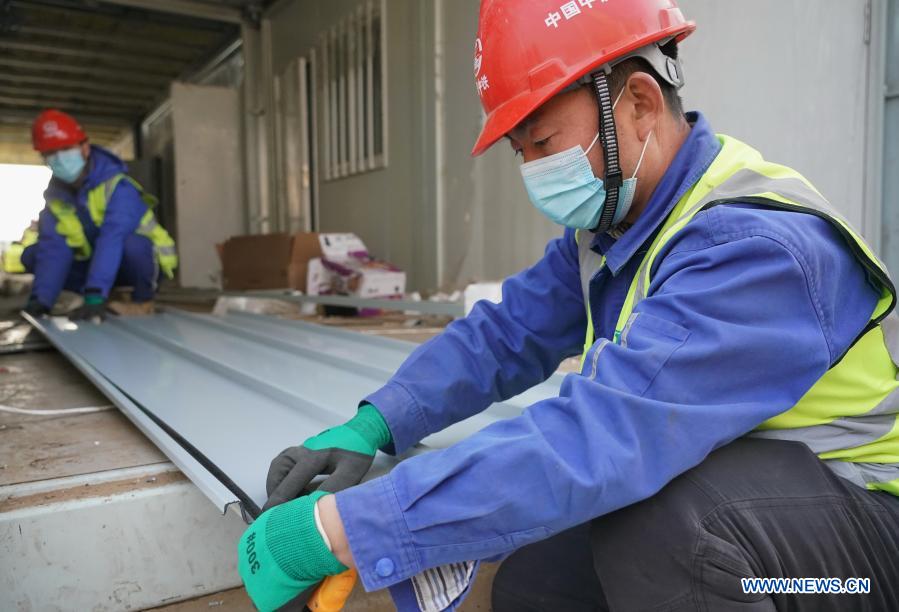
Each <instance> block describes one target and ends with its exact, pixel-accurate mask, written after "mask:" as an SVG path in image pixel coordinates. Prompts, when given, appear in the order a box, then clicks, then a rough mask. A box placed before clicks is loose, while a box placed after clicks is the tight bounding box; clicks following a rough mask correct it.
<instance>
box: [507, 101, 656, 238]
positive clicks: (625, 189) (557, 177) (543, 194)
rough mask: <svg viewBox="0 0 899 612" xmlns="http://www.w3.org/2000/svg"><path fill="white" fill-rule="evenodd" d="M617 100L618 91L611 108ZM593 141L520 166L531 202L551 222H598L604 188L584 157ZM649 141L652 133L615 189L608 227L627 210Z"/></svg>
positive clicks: (590, 225) (584, 225) (585, 224)
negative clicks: (615, 201) (627, 175)
mask: <svg viewBox="0 0 899 612" xmlns="http://www.w3.org/2000/svg"><path fill="white" fill-rule="evenodd" d="M621 93H622V94H623V93H624V91H623V90H622V92H621ZM619 100H621V94H619V95H618V99H617V100H615V104H613V105H612V110H615V107H616V106H617V105H618V101H619ZM597 140H599V134H598V133H597V134H596V138H594V139H593V142H591V143H590V146H589V147H587V150H586V151H585V150H584V148H583V147H582V146H581V145H577V146H575V147H572V148H570V149H568V150H567V151H562V152H561V153H556V154H554V155H550V156H548V157H544V158H543V159H538V160H535V161H532V162H528V163H526V164H522V165H521V176H522V178H524V186H525V189H527V192H528V196H529V197H530V198H531V202H532V203H533V204H534V206H536V207H537V210H539V211H540V212H542V213H543V214H544V215H546V216H547V217H548V218H549V219H550V220H551V221H553V222H555V223H558V224H559V225H564V226H565V227H570V228H574V229H585V230H589V229H593V228H595V227H596V226H597V225H598V224H599V218H600V216H602V211H603V207H604V206H605V203H606V188H605V186H604V185H603V182H602V179H599V178H596V176H595V175H594V174H593V168H592V167H591V166H590V160H589V159H587V154H588V153H589V152H590V150H591V149H593V146H594V145H595V144H596V141H597ZM650 140H652V132H650V133H649V137H648V138H647V139H646V142H645V143H644V144H643V151H642V152H641V153H640V161H638V162H637V167H636V169H634V176H632V177H631V178H629V179H627V180H625V181H624V182H623V183H622V185H621V187H620V188H619V190H618V209H617V210H616V211H615V217H614V219H613V220H612V227H614V226H616V225H618V224H619V223H621V221H622V219H624V218H625V217H626V216H627V213H628V212H629V211H630V209H631V204H633V202H634V193H635V192H636V189H637V172H639V171H640V165H641V164H642V163H643V156H644V155H646V148H647V147H648V146H649V141H650Z"/></svg>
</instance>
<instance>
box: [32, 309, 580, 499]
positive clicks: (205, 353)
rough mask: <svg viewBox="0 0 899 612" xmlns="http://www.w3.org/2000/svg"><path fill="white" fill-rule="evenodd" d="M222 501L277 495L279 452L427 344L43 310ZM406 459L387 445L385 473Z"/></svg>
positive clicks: (56, 333)
mask: <svg viewBox="0 0 899 612" xmlns="http://www.w3.org/2000/svg"><path fill="white" fill-rule="evenodd" d="M32 322H33V324H34V325H35V326H36V327H38V329H40V330H41V331H42V332H43V333H44V334H45V335H46V336H47V337H48V338H49V340H50V341H51V342H52V343H53V344H54V345H56V347H57V348H59V350H60V351H61V352H62V353H63V354H65V355H66V356H67V357H68V358H69V359H70V360H72V362H73V363H74V364H75V365H76V366H77V367H79V368H80V369H81V370H82V371H83V372H84V373H85V374H86V375H87V376H88V377H89V378H90V379H91V380H92V381H94V382H95V383H97V385H98V386H99V387H100V389H101V390H102V391H103V392H104V393H105V394H106V395H107V396H108V397H109V398H110V399H111V400H112V401H113V402H114V403H115V404H116V405H118V406H119V407H120V408H121V409H122V410H123V411H124V412H125V413H126V414H127V415H128V416H129V417H130V418H132V420H134V421H135V422H136V423H137V424H138V426H139V427H141V429H142V430H143V431H144V432H145V433H147V435H148V436H149V437H150V438H151V439H152V440H153V441H154V442H155V443H156V444H157V445H158V446H159V447H160V448H161V449H162V451H163V452H165V453H166V455H168V456H169V457H170V458H171V459H172V461H173V462H174V463H176V464H177V465H178V466H179V467H180V468H181V469H182V470H183V471H184V472H185V473H186V474H187V476H188V477H189V478H190V479H191V480H192V481H193V482H194V483H196V484H197V486H199V487H200V489H202V490H203V492H204V493H206V495H207V496H208V497H209V498H210V499H211V500H212V501H213V502H214V503H216V504H217V505H218V506H219V507H222V508H223V509H224V507H226V506H227V505H228V504H230V503H234V502H235V501H238V500H239V501H241V502H242V506H243V507H244V509H245V510H246V511H247V512H248V513H249V514H250V515H253V514H255V513H256V512H257V511H258V507H259V506H262V504H263V503H264V501H265V498H266V494H265V475H266V472H267V470H268V464H269V462H270V461H271V459H272V458H273V457H274V456H275V455H276V454H277V453H279V452H280V451H281V450H283V449H284V448H286V447H288V446H293V445H296V444H299V443H301V442H302V441H303V440H304V439H306V438H307V437H308V436H311V435H315V434H316V433H318V432H319V431H321V430H323V429H325V428H327V427H332V426H334V425H337V424H339V423H342V422H343V421H345V420H346V419H348V418H350V417H352V416H353V414H355V411H356V407H357V405H358V402H359V400H360V399H361V398H362V397H364V396H365V395H366V394H368V393H370V392H372V391H375V390H376V389H378V388H379V387H380V386H381V385H383V384H384V383H385V382H386V381H387V380H388V378H389V377H390V376H391V375H392V373H393V372H394V371H395V370H396V368H398V367H399V365H400V364H401V363H402V362H403V360H404V359H405V358H406V356H407V355H408V354H409V353H410V352H411V351H412V350H413V349H414V348H415V347H416V345H415V344H411V343H408V342H402V341H399V340H391V339H387V338H379V337H373V336H364V335H362V334H358V333H355V332H349V331H345V330H337V329H332V328H327V327H323V326H319V325H313V324H309V323H302V322H295V321H285V320H279V319H273V318H269V317H262V316H257V315H248V314H236V313H235V314H229V315H227V316H225V317H215V316H211V315H197V314H189V313H184V312H178V311H171V312H166V313H164V314H159V315H156V316H153V317H143V318H137V317H135V318H112V319H111V320H109V321H107V322H106V323H104V324H103V325H95V324H90V323H88V324H80V325H75V324H73V323H71V322H69V321H68V320H67V319H63V318H53V319H42V320H32ZM561 382H562V377H561V376H560V375H556V376H553V377H552V378H550V379H549V380H548V381H547V382H545V383H543V384H542V385H539V386H537V387H535V388H533V389H531V390H529V391H527V392H526V393H524V394H522V395H520V396H518V397H517V398H514V399H513V400H510V401H508V402H504V403H501V404H494V405H493V406H491V407H490V408H489V409H488V410H487V411H486V412H484V413H482V414H480V415H476V416H474V417H472V418H470V419H468V420H466V421H464V422H462V423H458V424H456V425H454V426H453V427H450V428H449V429H447V430H445V431H443V432H440V433H438V434H435V435H433V436H430V437H429V438H427V439H425V440H424V441H423V443H422V445H421V447H419V448H417V449H415V451H413V452H424V451H426V450H428V449H432V448H441V447H445V446H448V445H450V444H452V443H454V442H456V441H458V440H461V439H463V438H464V437H466V436H468V435H470V434H471V433H473V432H475V431H477V430H479V429H481V428H483V427H484V426H486V425H488V424H489V423H491V422H493V421H495V420H497V419H501V418H508V417H512V416H515V415H517V414H519V413H520V412H521V410H523V409H524V408H525V407H526V406H528V405H530V404H532V403H533V402H535V401H538V400H540V399H543V398H546V397H551V396H555V395H558V392H559V386H560V385H561ZM395 462H396V459H394V458H391V457H388V456H387V455H383V454H379V456H378V458H377V459H376V462H375V470H374V471H373V473H375V474H377V473H383V472H385V471H386V470H388V469H389V468H390V467H391V466H392V465H394V464H395Z"/></svg>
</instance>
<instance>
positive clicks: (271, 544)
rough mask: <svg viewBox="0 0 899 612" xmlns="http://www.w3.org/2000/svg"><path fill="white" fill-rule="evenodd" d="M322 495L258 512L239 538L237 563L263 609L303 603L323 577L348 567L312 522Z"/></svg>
mask: <svg viewBox="0 0 899 612" xmlns="http://www.w3.org/2000/svg"><path fill="white" fill-rule="evenodd" d="M325 495H328V493H325V492H323V491H316V492H315V493H312V494H311V495H306V496H305V497H301V498H299V499H295V500H293V501H290V502H287V503H286V504H281V505H280V506H278V507H276V508H272V509H271V510H268V511H267V512H264V513H262V514H261V515H260V516H259V518H257V519H256V520H255V521H254V522H253V524H252V525H250V526H249V527H248V528H247V530H246V531H245V532H244V534H243V536H242V537H241V538H240V543H239V544H238V547H237V569H238V571H240V577H241V578H242V579H243V583H244V585H245V586H246V588H247V593H248V594H249V596H250V599H252V600H253V603H254V604H256V607H257V608H259V609H260V610H262V612H268V611H269V610H277V609H278V608H281V607H282V606H284V605H285V604H288V603H291V602H293V601H294V600H297V603H298V604H305V602H306V600H307V599H308V598H309V597H310V596H311V595H312V593H313V592H314V589H315V587H317V586H318V584H319V583H320V582H321V581H322V580H323V579H324V578H325V577H327V576H333V575H336V574H339V573H341V572H344V571H346V569H347V567H346V566H345V565H344V564H343V563H341V562H340V561H338V560H337V558H336V557H335V556H334V555H333V554H332V553H331V551H330V550H328V547H327V545H326V544H325V541H324V539H323V538H322V536H321V534H320V533H319V531H318V527H316V525H315V503H316V502H317V501H318V500H319V499H320V498H322V497H324V496H325ZM298 607H299V606H298Z"/></svg>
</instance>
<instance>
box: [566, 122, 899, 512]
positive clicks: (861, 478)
mask: <svg viewBox="0 0 899 612" xmlns="http://www.w3.org/2000/svg"><path fill="white" fill-rule="evenodd" d="M719 138H720V139H721V141H722V145H723V146H722V149H721V151H720V152H719V154H718V156H717V157H716V158H715V161H714V162H713V163H712V165H711V166H710V167H709V169H708V170H707V171H706V173H705V175H703V177H702V178H701V179H700V180H699V181H698V182H697V183H696V185H694V186H693V188H692V189H691V190H690V191H688V192H687V194H686V195H684V197H683V198H682V199H681V200H680V201H679V202H678V203H677V205H676V206H675V207H674V209H673V210H672V211H671V213H670V214H669V216H668V218H667V219H666V221H665V223H664V225H663V226H662V229H661V230H660V231H659V233H658V235H657V237H656V239H655V241H654V242H653V244H652V246H651V247H650V248H649V250H648V252H647V254H646V256H645V257H644V259H643V261H642V262H641V264H640V267H639V269H638V270H637V274H636V276H635V278H634V281H633V283H632V284H631V287H630V289H629V291H628V294H627V297H626V299H625V303H624V306H623V307H622V309H621V313H620V315H619V317H618V322H617V324H616V329H615V333H614V336H613V339H612V341H613V342H616V343H621V344H626V342H627V333H628V331H629V328H630V325H631V324H633V321H634V318H635V316H636V315H635V313H634V309H635V308H636V306H637V304H639V302H640V301H641V300H642V299H644V298H645V297H646V294H647V291H648V290H649V287H650V286H651V283H652V273H653V270H654V268H655V267H656V266H655V262H656V259H657V257H658V256H659V254H660V253H661V252H662V250H663V249H664V247H665V245H666V244H667V243H668V242H669V241H670V240H671V239H672V238H674V236H676V235H677V233H678V232H680V231H681V230H682V229H683V228H684V227H685V226H686V225H687V224H688V223H689V222H690V221H691V220H692V219H693V217H695V216H696V215H697V214H698V213H699V212H701V211H703V210H707V209H709V208H711V207H713V206H717V205H721V204H728V203H736V202H739V203H744V204H746V203H749V204H757V205H759V206H761V207H767V208H772V209H779V210H787V211H792V212H797V213H800V214H813V215H816V216H818V217H820V218H822V219H825V220H826V221H828V222H829V223H830V224H831V225H832V226H833V227H834V228H835V229H836V230H837V231H838V232H839V233H840V234H841V235H842V236H843V238H844V239H845V240H846V242H847V244H848V245H849V247H850V248H851V250H852V252H853V254H854V255H855V257H856V259H857V260H858V261H859V262H860V263H861V264H862V265H863V266H864V267H865V269H866V270H867V271H868V273H869V275H870V277H871V278H872V279H874V280H875V281H876V282H877V283H879V285H880V287H881V298H880V300H879V302H878V303H877V306H876V307H875V309H874V312H873V313H872V314H871V321H870V323H869V325H868V326H867V327H866V328H865V329H864V330H863V331H862V332H861V334H859V337H858V338H857V339H856V341H855V342H854V343H853V345H852V346H851V347H850V348H849V349H848V350H847V351H846V353H845V354H844V355H842V356H841V358H840V359H839V360H838V361H837V363H835V365H834V366H833V367H831V369H830V370H828V371H827V372H826V373H825V374H824V375H823V376H822V377H821V378H820V379H819V380H818V381H817V382H816V383H815V384H814V385H813V386H812V388H811V389H809V391H808V392H807V393H806V394H805V395H804V396H803V397H802V398H801V399H800V400H799V401H798V402H797V403H796V404H795V405H794V406H793V407H792V408H791V409H789V410H787V411H786V412H784V413H782V414H780V415H778V416H775V417H773V418H771V419H769V420H768V421H765V422H764V423H763V424H762V425H760V426H759V428H758V429H757V430H756V431H755V432H753V434H752V435H754V436H758V437H766V438H775V439H781V440H796V441H800V442H803V443H805V444H807V445H808V446H809V447H810V448H811V449H812V451H814V452H815V453H816V454H818V456H819V457H821V459H823V460H825V461H826V462H827V463H828V464H829V465H831V467H833V468H834V470H835V471H836V472H837V473H838V474H840V475H841V476H844V477H846V478H849V479H851V480H853V481H855V482H857V483H859V484H862V485H864V486H866V487H867V488H869V489H877V490H884V491H888V492H890V493H893V494H894V495H899V381H897V372H899V316H897V315H896V314H895V313H894V312H893V309H894V307H895V304H896V291H895V289H894V287H893V283H892V281H891V280H890V278H889V275H888V274H887V272H886V268H885V267H884V265H883V264H882V263H881V262H880V261H879V260H878V259H877V257H876V256H875V255H874V253H873V251H872V250H871V249H870V247H869V246H868V245H867V244H866V243H865V241H864V240H863V239H862V238H861V236H860V235H859V234H858V233H857V232H856V231H855V230H853V229H852V227H851V226H850V225H849V223H848V222H847V221H846V220H845V219H844V218H843V217H842V216H841V215H840V214H839V213H837V212H836V211H835V210H833V209H832V208H831V206H830V204H829V203H828V202H827V200H825V198H824V197H823V196H822V195H821V194H820V193H818V192H817V191H816V190H815V189H814V187H812V186H811V184H810V183H808V181H806V180H805V179H804V178H803V177H802V176H801V175H800V174H798V173H797V172H795V171H794V170H791V169H789V168H786V167H784V166H779V165H776V164H771V163H768V162H765V161H764V160H763V159H762V157H761V155H760V154H759V153H758V152H757V151H755V150H754V149H752V148H751V147H749V146H747V145H745V144H743V143H741V142H739V141H737V140H735V139H732V138H729V137H726V136H719ZM576 239H577V243H578V253H579V257H580V266H581V283H582V289H583V291H584V303H585V304H586V306H587V319H588V322H589V323H588V332H587V334H588V335H587V339H586V341H585V351H584V355H583V357H582V364H583V363H584V361H585V360H586V358H587V353H588V351H589V350H591V347H592V345H593V323H592V312H591V309H590V301H589V299H590V293H589V282H590V279H591V278H592V276H593V275H594V274H595V273H596V270H599V269H600V268H601V267H602V266H603V265H604V259H603V258H602V257H601V256H600V255H599V254H597V253H596V252H594V251H593V250H592V249H591V248H590V243H591V242H592V234H587V233H584V235H583V236H581V235H580V232H579V233H578V234H577V236H576ZM591 270H592V272H591ZM606 342H608V340H606ZM599 348H600V347H599V346H597V348H596V349H594V359H592V360H591V372H595V367H597V364H595V363H592V362H593V361H597V359H596V357H598V354H599ZM603 348H604V347H603ZM599 361H600V363H601V360H599ZM585 370H586V368H584V367H582V373H583V374H584V375H588V372H586V371H585ZM594 376H595V374H594Z"/></svg>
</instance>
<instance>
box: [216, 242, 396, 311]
mask: <svg viewBox="0 0 899 612" xmlns="http://www.w3.org/2000/svg"><path fill="white" fill-rule="evenodd" d="M220 255H221V259H222V276H223V285H224V288H225V290H226V291H253V290H258V289H298V290H300V291H305V292H306V294H307V295H322V294H326V293H338V294H342V295H352V296H355V297H361V298H386V297H401V296H402V295H403V294H404V293H405V291H406V273H405V272H403V271H402V270H399V269H398V268H396V267H394V266H392V265H390V264H388V263H385V262H381V261H378V260H375V259H372V257H371V256H370V255H369V254H368V249H367V248H366V247H365V243H363V242H362V240H361V239H360V238H359V237H358V236H356V235H355V234H349V233H342V234H341V233H327V234H324V233H323V234H319V233H298V234H266V235H253V236H234V237H232V238H229V239H228V240H227V241H226V242H225V243H224V244H223V245H221V248H220Z"/></svg>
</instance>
